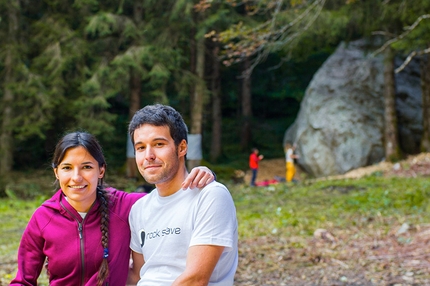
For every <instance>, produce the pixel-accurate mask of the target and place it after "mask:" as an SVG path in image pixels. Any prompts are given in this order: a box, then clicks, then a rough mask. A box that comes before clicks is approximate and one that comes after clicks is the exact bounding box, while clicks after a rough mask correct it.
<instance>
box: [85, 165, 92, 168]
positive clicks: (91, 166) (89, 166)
mask: <svg viewBox="0 0 430 286" xmlns="http://www.w3.org/2000/svg"><path fill="white" fill-rule="evenodd" d="M92 168H93V167H92V166H89V165H87V166H84V169H92Z"/></svg>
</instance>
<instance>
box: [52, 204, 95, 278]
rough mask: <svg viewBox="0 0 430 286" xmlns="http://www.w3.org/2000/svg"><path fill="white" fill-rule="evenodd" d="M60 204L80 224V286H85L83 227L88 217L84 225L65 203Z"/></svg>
mask: <svg viewBox="0 0 430 286" xmlns="http://www.w3.org/2000/svg"><path fill="white" fill-rule="evenodd" d="M60 204H61V207H62V208H63V209H64V210H65V211H66V212H68V213H69V214H70V215H71V216H72V217H73V218H74V219H75V221H76V222H77V223H78V233H79V243H80V253H81V273H82V275H81V284H80V285H84V282H85V253H84V235H83V225H84V222H85V218H86V217H85V218H84V219H82V223H81V222H80V221H79V219H78V218H77V217H76V216H75V215H74V214H73V213H71V212H70V211H69V210H68V209H67V208H66V207H65V206H64V205H63V202H61V201H60ZM93 205H94V204H93ZM93 205H91V207H90V209H89V210H88V213H89V212H90V211H91V208H92V207H93Z"/></svg>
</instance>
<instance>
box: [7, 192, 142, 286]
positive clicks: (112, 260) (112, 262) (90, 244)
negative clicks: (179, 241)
mask: <svg viewBox="0 0 430 286" xmlns="http://www.w3.org/2000/svg"><path fill="white" fill-rule="evenodd" d="M107 191H108V193H109V194H110V205H109V210H110V212H109V257H108V262H109V270H110V274H109V277H108V279H107V280H106V281H105V284H104V285H112V286H121V285H125V284H126V280H127V274H128V268H129V260H130V248H129V247H130V227H129V225H128V214H129V212H130V208H131V206H132V205H133V204H134V202H136V201H137V200H138V199H139V198H141V197H142V196H143V195H144V193H132V194H128V193H125V192H121V191H118V190H115V189H113V188H108V189H107ZM99 206H100V204H99V202H98V200H96V202H95V203H94V204H93V206H92V207H91V208H90V210H89V211H88V213H87V215H86V216H85V219H82V217H81V216H80V215H79V213H78V212H77V211H76V210H75V209H74V208H73V207H72V206H71V205H70V204H69V203H68V202H67V200H66V199H65V197H64V194H63V193H62V191H61V189H60V190H58V191H57V193H56V194H55V195H54V196H53V197H52V198H51V199H49V200H47V201H45V202H44V203H43V204H42V205H41V206H40V207H39V208H38V209H37V210H36V211H35V212H34V214H33V216H32V217H31V219H30V221H29V223H28V225H27V228H26V229H25V231H24V234H23V236H22V239H21V243H20V246H19V250H18V272H17V274H16V277H15V279H14V280H12V282H11V284H10V285H36V284H37V278H38V277H39V274H40V272H41V271H42V268H43V266H44V264H45V258H46V259H47V270H48V273H49V275H48V276H49V285H51V286H54V285H88V286H89V285H96V284H97V274H98V270H99V267H100V264H101V262H102V259H103V247H102V245H101V231H100V218H101V216H100V213H99Z"/></svg>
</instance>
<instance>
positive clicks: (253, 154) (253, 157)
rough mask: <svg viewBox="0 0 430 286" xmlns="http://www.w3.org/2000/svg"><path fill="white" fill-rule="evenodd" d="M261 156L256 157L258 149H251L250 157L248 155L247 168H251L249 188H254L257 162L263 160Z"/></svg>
mask: <svg viewBox="0 0 430 286" xmlns="http://www.w3.org/2000/svg"><path fill="white" fill-rule="evenodd" d="M263 158H264V156H263V155H258V149H257V148H252V150H251V155H249V168H251V172H252V176H251V186H255V180H256V179H257V172H258V162H260V161H261V160H263Z"/></svg>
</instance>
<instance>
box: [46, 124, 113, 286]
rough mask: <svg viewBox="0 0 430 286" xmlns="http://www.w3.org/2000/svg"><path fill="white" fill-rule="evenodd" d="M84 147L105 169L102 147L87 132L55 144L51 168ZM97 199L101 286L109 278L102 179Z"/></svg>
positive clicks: (106, 200)
mask: <svg viewBox="0 0 430 286" xmlns="http://www.w3.org/2000/svg"><path fill="white" fill-rule="evenodd" d="M76 147H84V148H85V149H86V150H87V151H88V153H90V154H91V156H93V157H94V159H95V160H96V161H97V162H98V164H99V167H100V168H101V167H106V160H105V157H104V155H103V150H102V147H101V146H100V144H99V142H98V141H97V139H96V138H95V137H94V136H93V135H91V134H89V133H87V132H81V131H78V132H72V133H68V134H66V135H65V136H63V138H61V140H60V141H59V142H58V143H57V146H56V147H55V151H54V156H53V158H52V168H54V169H55V168H57V167H58V165H59V164H60V163H61V161H62V160H63V159H64V156H65V154H66V152H67V150H69V149H73V148H76ZM97 199H98V200H99V201H100V216H101V220H100V230H101V232H102V246H103V261H102V264H101V265H100V268H99V272H98V275H97V285H98V286H101V285H103V282H104V281H105V280H106V278H107V277H108V276H109V265H108V261H107V258H108V256H109V196H108V193H107V191H106V189H105V186H104V183H103V178H101V179H100V180H99V183H98V184H97Z"/></svg>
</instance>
